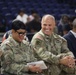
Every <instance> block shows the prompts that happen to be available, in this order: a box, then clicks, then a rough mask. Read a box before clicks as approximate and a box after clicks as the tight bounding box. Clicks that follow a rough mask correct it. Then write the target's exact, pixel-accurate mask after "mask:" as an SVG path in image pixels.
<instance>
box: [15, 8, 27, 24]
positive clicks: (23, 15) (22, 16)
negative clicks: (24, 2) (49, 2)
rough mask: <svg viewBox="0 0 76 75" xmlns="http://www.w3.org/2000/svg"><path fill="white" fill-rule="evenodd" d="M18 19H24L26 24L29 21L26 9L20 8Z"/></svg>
mask: <svg viewBox="0 0 76 75" xmlns="http://www.w3.org/2000/svg"><path fill="white" fill-rule="evenodd" d="M16 19H17V20H20V21H22V22H23V23H24V24H26V23H27V22H28V15H27V14H25V12H24V10H23V9H20V10H19V13H18V15H17V17H16Z"/></svg>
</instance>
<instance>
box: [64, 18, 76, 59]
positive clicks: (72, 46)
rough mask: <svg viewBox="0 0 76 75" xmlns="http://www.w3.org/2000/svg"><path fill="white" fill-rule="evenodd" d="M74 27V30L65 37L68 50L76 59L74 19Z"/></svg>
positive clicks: (74, 26) (74, 22)
mask: <svg viewBox="0 0 76 75" xmlns="http://www.w3.org/2000/svg"><path fill="white" fill-rule="evenodd" d="M72 25H73V29H72V30H70V31H69V32H68V33H67V34H66V35H64V36H63V37H64V38H65V39H66V40H67V43H68V48H69V50H70V51H72V52H73V54H74V56H75V58H76V19H74V21H73V23H72Z"/></svg>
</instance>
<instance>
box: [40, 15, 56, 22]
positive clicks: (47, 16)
mask: <svg viewBox="0 0 76 75" xmlns="http://www.w3.org/2000/svg"><path fill="white" fill-rule="evenodd" d="M46 18H50V19H53V20H54V21H55V17H54V16H53V15H50V14H47V15H44V16H43V17H42V20H41V22H43V20H44V19H46Z"/></svg>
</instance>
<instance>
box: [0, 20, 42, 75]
mask: <svg viewBox="0 0 76 75" xmlns="http://www.w3.org/2000/svg"><path fill="white" fill-rule="evenodd" d="M25 34H26V30H25V24H24V23H23V22H21V21H18V20H16V21H14V22H13V23H12V35H10V36H9V37H8V38H7V39H6V40H5V41H3V42H2V43H1V49H2V50H3V56H4V57H3V59H2V68H3V74H4V75H30V74H31V75H35V74H36V75H37V73H38V72H39V73H40V72H41V71H42V70H41V69H40V67H38V66H36V65H27V63H28V62H33V61H37V59H36V58H35V57H34V55H33V49H32V47H31V46H30V45H29V43H28V42H27V41H26V40H24V36H25Z"/></svg>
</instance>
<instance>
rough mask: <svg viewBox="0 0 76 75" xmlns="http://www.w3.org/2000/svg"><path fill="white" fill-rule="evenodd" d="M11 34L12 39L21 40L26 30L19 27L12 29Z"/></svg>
mask: <svg viewBox="0 0 76 75" xmlns="http://www.w3.org/2000/svg"><path fill="white" fill-rule="evenodd" d="M12 34H13V38H14V40H16V41H17V42H22V40H23V39H24V36H25V34H26V31H25V30H24V29H19V30H17V31H15V30H12Z"/></svg>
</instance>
